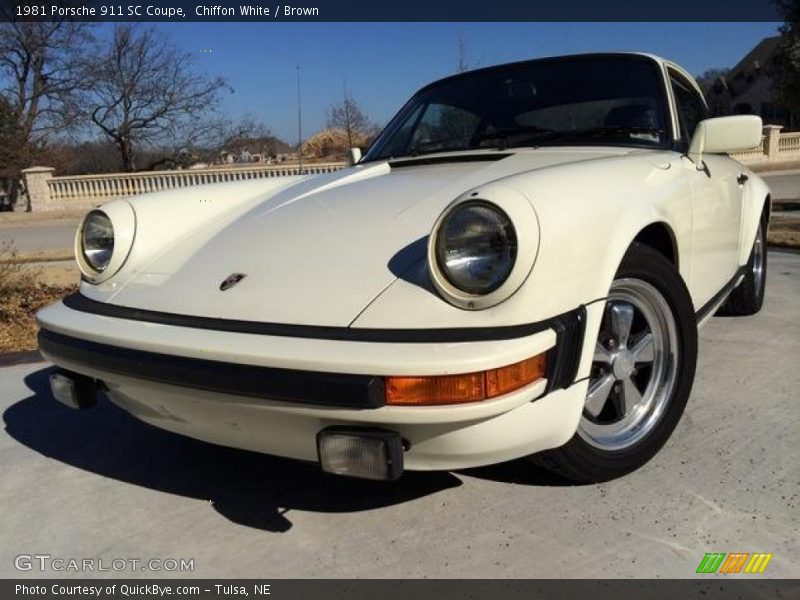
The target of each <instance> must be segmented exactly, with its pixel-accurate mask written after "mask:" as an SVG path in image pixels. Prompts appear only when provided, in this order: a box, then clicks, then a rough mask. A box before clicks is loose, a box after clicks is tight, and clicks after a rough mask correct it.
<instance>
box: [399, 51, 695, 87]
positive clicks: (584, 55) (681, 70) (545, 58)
mask: <svg viewBox="0 0 800 600" xmlns="http://www.w3.org/2000/svg"><path fill="white" fill-rule="evenodd" d="M599 57H631V58H633V57H639V58H644V59H648V60H651V61H653V62H655V63H658V64H659V65H660V66H662V67H664V66H667V67H669V68H671V69H674V70H676V71H678V72H679V73H680V74H681V75H683V76H684V77H686V79H688V80H689V82H691V84H692V85H693V86H694V87H695V88H696V89H697V91H698V92H700V94H701V95H702V91H701V90H700V86H698V85H697V82H696V81H695V80H694V76H692V75H691V74H690V73H689V72H688V71H686V70H685V69H684V68H683V67H681V66H680V65H677V64H675V63H674V62H672V61H669V60H667V59H665V58H663V57H661V56H658V55H657V54H650V53H647V52H588V53H579V54H562V55H556V56H543V57H540V58H532V59H528V60H520V61H514V62H509V63H502V64H499V65H491V66H489V67H481V68H480V69H472V70H470V71H464V72H463V73H456V74H455V75H450V76H448V77H443V78H441V79H437V80H436V81H432V82H431V83H429V84H427V85H425V86H424V87H422V88H420V89H419V90H418V91H417V92H416V94H419V93H421V92H424V91H426V90H428V89H429V88H431V87H434V86H437V85H439V84H442V83H445V82H448V81H457V80H459V79H465V78H469V77H471V76H473V75H475V74H476V73H489V72H492V71H501V70H505V69H509V68H513V67H523V66H526V65H529V64H534V63H539V62H547V61H555V60H563V59H567V60H570V59H581V58H599ZM416 94H415V95H416Z"/></svg>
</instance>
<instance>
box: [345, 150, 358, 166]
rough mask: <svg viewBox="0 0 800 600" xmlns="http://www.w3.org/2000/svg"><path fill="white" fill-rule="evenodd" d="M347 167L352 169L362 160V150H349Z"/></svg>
mask: <svg viewBox="0 0 800 600" xmlns="http://www.w3.org/2000/svg"><path fill="white" fill-rule="evenodd" d="M346 160H347V166H348V167H352V166H353V165H354V164H356V163H358V161H360V160H361V148H348V149H347V156H346Z"/></svg>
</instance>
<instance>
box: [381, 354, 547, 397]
mask: <svg viewBox="0 0 800 600" xmlns="http://www.w3.org/2000/svg"><path fill="white" fill-rule="evenodd" d="M546 369H547V355H546V354H539V355H537V356H533V357H531V358H527V359H525V360H523V361H520V362H518V363H514V364H513V365H507V366H505V367H500V368H499V369H491V370H489V371H479V372H477V373H464V374H461V375H436V376H432V377H387V378H386V404H390V405H401V406H425V405H428V406H430V405H436V404H463V403H466V402H480V401H481V400H487V399H488V398H494V397H496V396H502V395H503V394H507V393H509V392H513V391H514V390H517V389H519V388H521V387H523V386H526V385H528V384H529V383H532V382H534V381H536V380H537V379H541V378H542V377H544V374H545V370H546Z"/></svg>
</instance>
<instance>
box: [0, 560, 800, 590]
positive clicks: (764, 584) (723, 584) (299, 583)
mask: <svg viewBox="0 0 800 600" xmlns="http://www.w3.org/2000/svg"><path fill="white" fill-rule="evenodd" d="M532 559H533V557H532ZM173 597H181V598H199V599H201V600H211V599H216V598H249V599H255V598H260V599H264V600H331V599H332V598H335V599H337V600H376V599H379V600H423V599H426V600H427V599H428V598H437V599H442V600H449V599H451V598H452V599H453V600H456V599H458V600H466V599H475V600H482V599H486V600H494V599H496V598H502V599H503V600H534V599H538V598H559V599H561V600H586V599H587V598H591V599H592V600H612V599H613V600H619V599H620V598H625V599H626V600H638V599H640V598H641V599H643V600H644V599H647V600H676V599H679V598H680V599H687V600H688V599H694V598H702V599H703V600H734V599H736V600H750V599H751V598H752V599H755V598H798V597H800V582H798V581H797V580H778V579H776V580H770V579H735V578H732V577H729V576H724V575H723V576H717V575H711V576H708V575H704V576H698V577H697V579H686V580H675V579H673V580H654V579H628V580H608V579H601V580H588V579H580V580H514V579H511V580H469V579H468V580H392V579H386V580H324V579H316V580H295V579H274V580H263V581H262V580H240V581H235V580H211V579H185V580H167V579H163V580H121V579H120V580H108V579H84V580H80V579H70V580H49V581H48V580H38V581H37V580H8V579H7V580H3V581H0V598H3V600H11V599H18V598H27V599H30V600H68V599H70V600H71V599H87V598H95V599H97V600H112V599H113V600H118V599H122V598H129V599H131V600H140V599H143V598H147V599H152V598H173Z"/></svg>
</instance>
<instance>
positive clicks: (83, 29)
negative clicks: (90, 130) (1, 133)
mask: <svg viewBox="0 0 800 600" xmlns="http://www.w3.org/2000/svg"><path fill="white" fill-rule="evenodd" d="M0 18H2V19H3V21H4V22H2V23H0V96H2V98H3V103H4V105H5V106H4V111H5V119H6V121H7V124H6V128H7V131H6V134H8V128H11V129H13V134H14V139H15V141H16V142H15V144H16V145H15V148H16V149H17V152H16V153H15V154H14V156H13V157H9V158H8V159H7V160H8V162H4V163H3V173H2V174H0V179H2V183H3V184H4V187H6V189H7V192H8V195H9V197H10V198H11V202H12V203H15V202H16V198H17V196H18V193H19V184H18V182H19V171H20V170H21V169H24V168H25V167H28V166H31V163H32V161H34V160H35V159H36V156H37V154H38V153H39V152H40V151H41V150H42V149H43V148H44V147H45V145H46V144H47V143H48V142H49V141H50V140H52V139H53V138H54V137H57V136H60V135H63V134H64V133H65V132H66V131H68V130H69V129H70V128H72V127H74V126H76V125H77V123H78V119H79V115H80V110H79V105H80V94H81V92H82V91H83V90H84V89H85V88H86V86H87V80H86V77H85V74H84V67H85V64H86V63H85V55H86V52H87V51H88V49H89V48H91V44H92V36H91V29H90V27H89V26H88V25H87V24H84V23H74V22H71V21H65V20H59V21H52V22H18V21H14V20H13V19H14V16H13V14H6V13H5V12H4V9H0Z"/></svg>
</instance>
